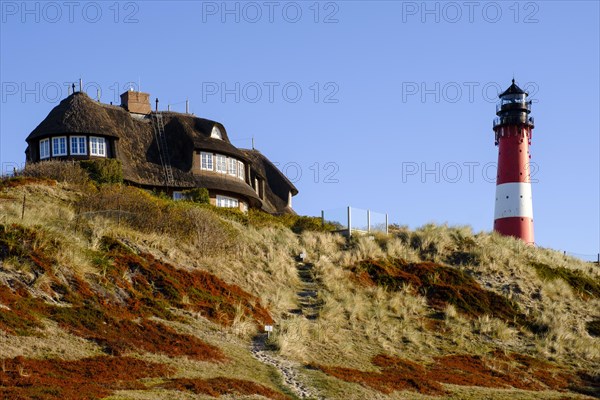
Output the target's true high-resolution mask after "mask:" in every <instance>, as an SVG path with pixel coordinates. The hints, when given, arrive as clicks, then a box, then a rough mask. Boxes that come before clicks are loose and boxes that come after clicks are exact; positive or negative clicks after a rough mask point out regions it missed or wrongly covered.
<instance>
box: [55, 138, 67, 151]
mask: <svg viewBox="0 0 600 400" xmlns="http://www.w3.org/2000/svg"><path fill="white" fill-rule="evenodd" d="M52 155H53V156H66V155H67V137H66V136H58V137H53V138H52Z"/></svg>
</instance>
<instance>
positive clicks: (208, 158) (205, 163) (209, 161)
mask: <svg viewBox="0 0 600 400" xmlns="http://www.w3.org/2000/svg"><path fill="white" fill-rule="evenodd" d="M200 157H201V163H200V169H203V170H205V171H212V170H213V155H212V153H204V152H202V153H201V155H200Z"/></svg>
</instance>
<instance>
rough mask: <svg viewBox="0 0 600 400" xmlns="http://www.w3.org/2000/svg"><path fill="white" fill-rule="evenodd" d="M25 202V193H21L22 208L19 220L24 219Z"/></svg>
mask: <svg viewBox="0 0 600 400" xmlns="http://www.w3.org/2000/svg"><path fill="white" fill-rule="evenodd" d="M26 201H27V193H23V206H22V207H21V220H22V219H23V218H25V202H26Z"/></svg>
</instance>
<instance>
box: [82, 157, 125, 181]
mask: <svg viewBox="0 0 600 400" xmlns="http://www.w3.org/2000/svg"><path fill="white" fill-rule="evenodd" d="M80 165H81V167H82V168H83V169H84V170H86V171H87V172H88V174H89V176H90V178H91V179H92V180H93V181H95V182H97V183H100V184H103V183H122V182H123V167H122V165H121V161H119V160H116V159H114V158H108V159H102V160H85V161H80Z"/></svg>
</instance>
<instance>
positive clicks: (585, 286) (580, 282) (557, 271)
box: [531, 263, 600, 298]
mask: <svg viewBox="0 0 600 400" xmlns="http://www.w3.org/2000/svg"><path fill="white" fill-rule="evenodd" d="M531 265H532V267H533V268H535V271H536V272H537V274H538V276H539V277H540V278H541V279H543V280H547V281H553V280H556V279H562V280H564V281H565V282H567V283H568V284H569V286H571V288H573V290H574V291H575V292H577V293H579V294H580V295H583V296H591V297H596V298H600V282H598V281H595V280H593V279H592V278H590V277H588V276H585V275H584V274H582V273H581V272H579V271H574V270H570V269H566V268H562V267H550V266H549V265H546V264H542V263H532V264H531Z"/></svg>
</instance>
